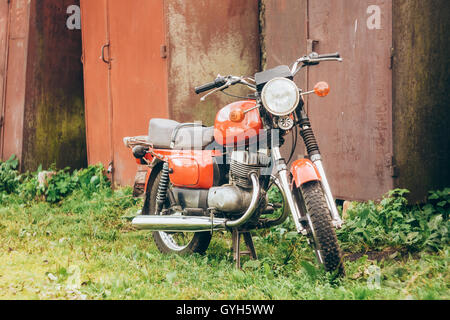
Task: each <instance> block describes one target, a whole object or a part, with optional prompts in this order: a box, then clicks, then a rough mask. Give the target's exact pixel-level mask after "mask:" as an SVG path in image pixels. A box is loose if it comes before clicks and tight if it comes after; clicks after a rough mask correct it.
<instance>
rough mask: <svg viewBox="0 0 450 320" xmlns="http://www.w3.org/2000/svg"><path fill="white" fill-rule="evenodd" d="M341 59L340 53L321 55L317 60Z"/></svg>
mask: <svg viewBox="0 0 450 320" xmlns="http://www.w3.org/2000/svg"><path fill="white" fill-rule="evenodd" d="M340 57H341V55H340V53H339V52H336V53H328V54H320V55H319V56H318V58H317V59H326V58H337V59H339V58H340Z"/></svg>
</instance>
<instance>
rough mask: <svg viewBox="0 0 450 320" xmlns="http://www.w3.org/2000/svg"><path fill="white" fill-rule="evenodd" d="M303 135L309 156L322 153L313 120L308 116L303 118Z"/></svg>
mask: <svg viewBox="0 0 450 320" xmlns="http://www.w3.org/2000/svg"><path fill="white" fill-rule="evenodd" d="M300 126H301V128H302V130H301V133H300V134H301V136H302V138H303V141H304V142H305V146H306V150H307V152H308V155H309V156H312V155H315V154H320V149H319V144H318V143H317V139H316V136H315V135H314V131H313V129H312V127H311V122H310V121H309V119H308V118H303V119H302V120H301V124H300Z"/></svg>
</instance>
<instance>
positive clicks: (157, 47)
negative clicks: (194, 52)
mask: <svg viewBox="0 0 450 320" xmlns="http://www.w3.org/2000/svg"><path fill="white" fill-rule="evenodd" d="M108 17H109V25H110V43H111V47H110V53H111V57H110V59H111V95H112V105H113V108H112V109H113V117H112V128H113V129H112V132H113V133H112V134H113V136H112V144H113V149H114V154H113V161H114V180H115V182H117V183H118V184H121V185H132V184H133V182H134V177H135V175H136V169H137V166H136V162H135V160H134V158H133V156H132V154H131V152H130V150H129V149H127V148H125V147H124V145H123V142H122V141H123V138H124V137H127V136H128V137H129V136H141V135H147V132H148V123H149V120H150V118H168V117H169V114H168V107H167V95H168V93H167V70H166V60H165V56H164V49H163V48H164V46H165V25H164V1H163V0H152V1H148V0H133V1H117V0H109V1H108Z"/></svg>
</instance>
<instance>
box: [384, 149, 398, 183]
mask: <svg viewBox="0 0 450 320" xmlns="http://www.w3.org/2000/svg"><path fill="white" fill-rule="evenodd" d="M386 167H387V168H389V170H390V174H391V177H392V178H398V176H399V169H398V166H397V164H396V161H395V157H394V156H393V155H392V154H390V155H388V156H386Z"/></svg>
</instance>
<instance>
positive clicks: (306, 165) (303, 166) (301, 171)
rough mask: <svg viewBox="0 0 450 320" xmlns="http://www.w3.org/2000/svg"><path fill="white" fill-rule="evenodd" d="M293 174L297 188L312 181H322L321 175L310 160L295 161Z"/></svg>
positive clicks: (292, 168) (292, 169)
mask: <svg viewBox="0 0 450 320" xmlns="http://www.w3.org/2000/svg"><path fill="white" fill-rule="evenodd" d="M291 173H292V176H293V178H294V182H295V184H296V186H297V187H300V186H302V185H304V184H305V183H308V182H311V181H321V180H322V178H321V177H320V173H319V171H318V170H317V168H316V166H315V165H314V164H313V163H312V161H311V160H308V159H300V160H297V161H295V162H294V163H293V164H292V167H291Z"/></svg>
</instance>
